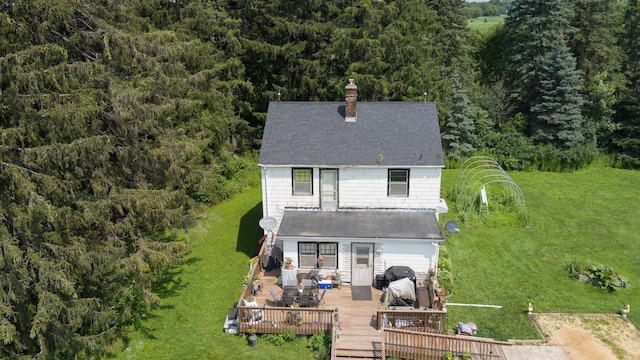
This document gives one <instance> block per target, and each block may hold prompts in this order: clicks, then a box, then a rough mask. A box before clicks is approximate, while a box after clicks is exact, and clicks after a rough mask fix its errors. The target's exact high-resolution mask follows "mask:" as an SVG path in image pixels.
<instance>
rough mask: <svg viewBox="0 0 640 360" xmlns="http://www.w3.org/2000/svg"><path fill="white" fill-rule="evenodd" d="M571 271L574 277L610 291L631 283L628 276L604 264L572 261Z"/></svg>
mask: <svg viewBox="0 0 640 360" xmlns="http://www.w3.org/2000/svg"><path fill="white" fill-rule="evenodd" d="M569 271H570V272H571V274H572V275H573V276H574V277H576V278H581V279H584V280H585V281H586V282H588V283H590V284H591V285H593V286H597V287H599V288H601V289H606V290H608V291H616V290H617V289H618V288H625V287H627V286H628V284H629V281H628V279H627V278H625V277H624V276H621V275H618V274H616V272H615V271H613V269H612V268H610V267H609V266H607V265H603V264H591V263H587V264H586V265H585V264H584V263H581V262H572V263H571V264H570V267H569Z"/></svg>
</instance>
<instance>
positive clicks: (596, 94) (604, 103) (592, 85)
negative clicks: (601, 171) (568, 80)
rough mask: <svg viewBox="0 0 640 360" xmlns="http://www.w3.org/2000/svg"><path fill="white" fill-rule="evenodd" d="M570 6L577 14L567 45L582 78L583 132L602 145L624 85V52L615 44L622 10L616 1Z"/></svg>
mask: <svg viewBox="0 0 640 360" xmlns="http://www.w3.org/2000/svg"><path fill="white" fill-rule="evenodd" d="M573 8H574V11H575V14H576V16H575V18H574V20H573V22H572V24H573V26H574V27H575V28H576V32H575V33H574V34H573V36H572V38H571V39H570V40H569V46H570V47H571V49H572V52H573V54H574V55H575V57H576V60H577V67H578V69H579V70H581V71H582V73H583V76H584V80H585V81H584V84H583V88H582V93H583V94H584V97H585V104H584V107H583V115H584V117H585V127H586V128H588V130H587V131H585V133H587V134H589V133H593V134H594V135H595V136H596V139H595V141H597V143H598V144H599V145H600V147H602V148H605V147H606V146H607V144H608V143H609V142H610V138H611V131H612V129H613V127H612V126H611V125H612V121H613V114H614V113H615V111H614V109H613V105H614V104H615V102H616V93H617V92H618V91H620V90H622V89H624V87H625V78H624V74H623V73H622V70H621V66H622V58H623V53H622V50H621V48H620V46H619V45H618V44H617V37H618V35H619V32H620V30H619V29H621V28H622V17H621V12H620V11H619V9H618V8H619V4H618V1H616V0H575V1H574V2H573ZM588 136H591V135H588Z"/></svg>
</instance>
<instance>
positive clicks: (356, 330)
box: [239, 269, 509, 360]
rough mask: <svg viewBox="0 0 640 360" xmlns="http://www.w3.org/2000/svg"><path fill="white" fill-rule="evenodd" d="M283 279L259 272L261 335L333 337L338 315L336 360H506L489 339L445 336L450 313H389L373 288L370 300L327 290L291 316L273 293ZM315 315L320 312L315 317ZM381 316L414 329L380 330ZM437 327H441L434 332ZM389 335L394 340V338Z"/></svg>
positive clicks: (344, 288)
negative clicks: (453, 357)
mask: <svg viewBox="0 0 640 360" xmlns="http://www.w3.org/2000/svg"><path fill="white" fill-rule="evenodd" d="M256 270H257V269H256ZM279 274H280V271H279V270H275V271H273V272H267V273H265V272H261V276H260V278H261V283H262V291H260V292H259V293H257V295H256V296H255V298H256V299H255V301H256V303H257V305H258V307H259V308H261V310H258V311H261V312H263V313H265V315H266V316H265V317H266V318H268V319H270V320H268V321H266V322H263V323H261V324H259V325H255V326H252V327H253V330H255V331H256V332H258V333H271V332H279V331H284V330H288V329H291V330H294V329H295V331H296V333H299V334H306V335H311V334H313V333H316V332H318V331H323V332H327V333H333V332H334V330H335V329H336V327H335V326H333V325H334V324H335V321H333V320H334V311H335V312H337V314H338V319H339V331H338V336H337V339H338V340H337V341H336V342H335V343H334V344H333V345H332V346H333V348H332V359H383V358H386V356H389V355H391V356H399V355H400V357H405V358H413V359H426V360H432V359H438V360H439V359H441V358H443V356H444V354H445V353H446V352H447V351H454V353H460V354H462V352H463V351H464V350H469V351H471V354H472V359H496V360H498V359H506V357H505V355H504V353H503V352H502V346H507V345H509V344H507V343H501V342H494V341H493V340H491V339H482V338H474V337H459V336H448V335H444V334H442V332H444V326H443V325H444V322H446V312H445V313H443V312H442V311H437V310H418V309H416V310H392V311H391V312H390V310H387V309H385V308H384V307H383V306H382V305H381V304H380V297H381V295H382V291H381V290H378V289H376V288H374V287H372V288H371V294H372V299H371V300H366V301H364V300H359V301H354V300H352V297H351V286H349V285H348V284H344V285H342V286H340V288H332V289H328V290H327V291H326V293H325V295H324V299H323V302H322V304H320V306H319V307H318V308H297V309H296V310H293V309H291V308H283V307H276V306H275V303H274V301H273V298H272V296H271V293H270V292H269V288H273V289H274V291H275V292H276V293H280V292H282V288H281V287H280V286H279V285H277V280H278V276H279ZM320 291H322V290H320ZM248 292H249V291H248V290H245V292H244V294H243V296H245V297H246V296H247V295H249V294H248ZM248 309H251V308H244V309H242V308H241V309H239V310H240V311H242V312H246V311H250V310H248ZM253 309H255V308H253ZM317 309H320V310H321V311H316V310H317ZM254 311H255V310H254ZM287 313H295V314H300V315H299V316H300V319H299V323H290V321H289V320H290V319H289V318H287V316H288V315H286V314H287ZM378 314H381V315H380V317H381V318H383V319H384V320H388V321H389V323H390V324H392V326H393V324H396V323H397V322H399V321H402V322H403V323H407V320H406V319H412V321H413V323H412V324H411V326H403V329H405V330H400V331H399V330H392V329H390V328H387V329H380V330H378V327H379V326H380V323H379V321H378V319H377V317H378ZM280 317H282V319H280ZM436 324H437V326H434V325H436ZM436 328H439V329H440V330H437V329H436ZM246 330H247V328H244V331H246ZM388 330H390V331H388ZM393 334H398V335H393ZM391 335H393V336H394V337H390V336H391ZM383 347H384V349H383ZM487 354H488V355H487ZM402 355H404V356H402Z"/></svg>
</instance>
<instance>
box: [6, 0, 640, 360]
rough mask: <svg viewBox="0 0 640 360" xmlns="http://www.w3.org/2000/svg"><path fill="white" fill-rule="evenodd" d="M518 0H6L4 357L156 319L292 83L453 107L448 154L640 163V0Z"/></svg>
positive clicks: (571, 164)
mask: <svg viewBox="0 0 640 360" xmlns="http://www.w3.org/2000/svg"><path fill="white" fill-rule="evenodd" d="M489 4H491V2H489ZM495 4H496V5H500V6H504V5H505V2H504V1H497V2H495ZM508 4H509V7H508V16H507V18H506V21H505V23H504V25H503V26H498V27H496V28H494V29H492V30H491V31H489V32H487V33H478V32H471V31H469V30H468V28H467V27H466V19H467V16H468V13H467V9H466V8H465V3H464V1H460V0H397V1H392V0H362V1H356V0H335V1H320V0H309V1H294V0H271V1H265V0H218V1H214V0H211V1H207V0H198V1H194V0H148V1H139V0H132V1H122V0H99V1H98V0H88V1H80V0H38V1H34V0H20V1H5V2H2V4H0V38H2V41H1V42H0V251H1V252H2V262H1V263H0V264H1V266H2V272H1V273H0V274H1V275H0V276H1V278H0V283H1V285H2V292H1V293H0V294H1V295H2V301H1V302H0V313H1V314H2V317H1V318H0V336H1V337H2V345H1V347H0V356H1V357H6V358H16V359H18V358H39V359H52V358H56V359H61V358H84V357H88V356H91V355H93V354H98V355H99V354H101V353H102V352H103V351H104V349H105V346H106V345H107V344H109V343H110V342H111V341H113V339H115V338H117V337H118V336H121V335H122V332H123V331H126V330H127V329H128V328H130V327H135V326H139V325H140V321H141V317H142V316H143V314H144V312H145V311H146V309H147V307H148V306H152V305H153V304H154V303H155V301H156V300H157V295H156V294H155V293H154V291H153V284H154V282H155V281H157V280H158V278H159V277H160V276H162V274H163V272H164V271H166V270H167V269H168V268H169V267H172V266H175V265H177V264H179V263H180V262H181V261H182V260H183V259H184V255H185V253H186V252H187V251H188V241H187V240H186V239H185V237H184V236H183V235H181V234H183V232H182V230H187V229H189V226H190V225H191V224H192V219H193V215H194V210H195V209H197V208H198V207H199V206H208V205H211V204H214V203H216V202H218V201H220V200H222V199H224V198H226V197H228V196H230V195H231V194H233V192H234V191H235V189H237V188H238V186H237V185H236V184H237V182H238V181H240V180H237V179H238V178H241V177H242V176H243V172H245V171H249V170H247V169H251V167H254V166H255V164H254V161H255V160H254V159H255V158H254V157H252V156H251V154H252V153H253V152H254V151H255V150H257V149H259V146H260V136H261V129H262V125H263V122H264V119H265V113H266V110H267V106H268V102H269V101H273V100H276V99H278V98H281V99H282V100H317V101H328V100H331V101H333V100H341V99H343V98H344V93H343V90H344V86H345V84H346V80H347V79H348V78H354V79H355V80H356V83H357V84H358V87H359V94H358V95H359V98H360V100H364V101H394V100H396V101H397V100H404V101H423V100H425V99H426V100H434V101H436V102H437V104H438V112H439V115H440V120H441V128H442V138H443V147H444V149H445V151H446V155H447V158H448V161H449V163H451V164H454V163H455V162H456V161H459V160H461V159H464V158H466V157H468V156H470V155H473V154H485V155H490V156H493V157H494V158H496V159H498V161H499V162H500V163H501V164H502V165H503V166H504V167H505V168H507V169H522V170H526V169H533V168H539V169H546V170H549V169H558V170H563V169H575V168H579V167H580V166H583V165H585V164H588V163H589V162H590V161H593V160H594V159H595V158H596V157H598V156H602V154H604V155H606V156H608V157H609V158H611V159H613V160H614V161H612V163H614V164H616V165H617V166H624V167H630V168H638V167H640V146H639V145H640V144H639V143H638V142H639V141H640V140H638V139H640V34H638V32H639V31H640V24H639V23H638V22H639V17H640V6H639V5H638V2H637V0H627V1H618V0H566V1H561V0H549V1H544V2H540V1H537V0H521V1H518V0H514V1H511V2H509V3H508Z"/></svg>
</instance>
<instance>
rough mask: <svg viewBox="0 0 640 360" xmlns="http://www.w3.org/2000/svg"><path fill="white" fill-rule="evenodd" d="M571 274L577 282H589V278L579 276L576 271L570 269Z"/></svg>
mask: <svg viewBox="0 0 640 360" xmlns="http://www.w3.org/2000/svg"><path fill="white" fill-rule="evenodd" d="M571 274H572V275H573V277H575V278H576V279H578V281H582V282H587V281H589V277H588V276H585V275H582V274H580V273H579V272H577V271H576V269H574V268H571Z"/></svg>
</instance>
